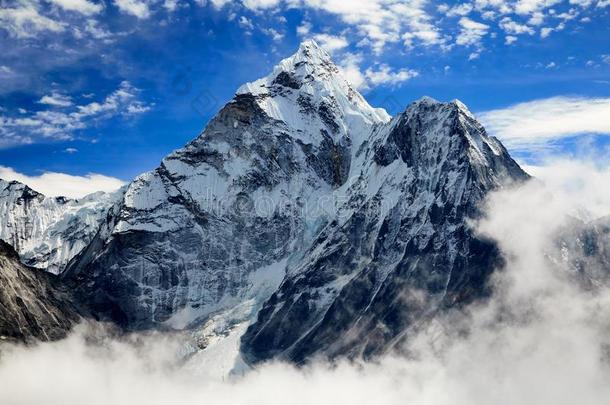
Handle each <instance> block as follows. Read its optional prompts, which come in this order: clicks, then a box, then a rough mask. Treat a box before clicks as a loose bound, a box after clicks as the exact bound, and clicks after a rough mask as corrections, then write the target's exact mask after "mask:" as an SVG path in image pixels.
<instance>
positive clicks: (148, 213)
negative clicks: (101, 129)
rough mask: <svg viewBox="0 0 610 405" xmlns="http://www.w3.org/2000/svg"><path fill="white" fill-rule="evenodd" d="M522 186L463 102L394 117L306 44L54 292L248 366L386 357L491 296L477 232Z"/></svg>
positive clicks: (92, 245) (121, 214)
mask: <svg viewBox="0 0 610 405" xmlns="http://www.w3.org/2000/svg"><path fill="white" fill-rule="evenodd" d="M527 178H528V176H527V175H526V174H525V173H524V172H523V171H522V170H521V169H520V168H519V166H518V165H517V164H516V163H515V162H514V161H513V160H512V159H511V158H510V156H509V155H508V153H507V152H506V150H505V149H504V147H503V146H502V145H501V144H500V142H499V141H498V140H496V139H494V138H492V137H489V136H488V135H487V134H486V133H485V130H484V129H483V127H482V126H481V125H480V124H479V123H478V122H477V121H476V120H475V118H474V117H473V116H472V114H471V113H470V112H469V111H468V109H467V108H466V107H465V106H464V105H463V104H461V103H460V102H458V101H454V102H451V103H440V102H437V101H435V100H432V99H430V98H423V99H421V100H419V101H417V102H415V103H413V104H412V105H410V106H409V107H408V108H407V109H406V110H405V111H404V112H403V113H401V114H399V115H398V116H396V117H394V118H393V119H390V117H388V115H387V114H386V113H385V112H384V111H383V110H378V109H375V108H373V107H371V106H370V105H369V104H368V103H367V102H366V101H365V100H364V98H363V97H362V96H361V95H360V94H359V93H358V92H357V91H356V90H355V89H353V88H352V87H351V86H350V85H349V84H348V82H347V81H346V80H345V79H344V78H343V77H342V76H341V73H340V71H339V69H338V68H337V67H336V66H335V65H334V64H333V63H332V61H331V58H330V56H329V55H328V54H327V53H326V52H324V51H323V50H322V49H321V48H320V47H319V46H318V45H317V44H316V43H315V42H313V41H308V42H305V43H303V44H302V45H301V47H300V48H299V50H298V52H297V53H296V54H295V55H293V56H291V57H290V58H287V59H285V60H283V61H282V62H281V63H280V64H279V65H278V66H277V67H276V68H275V69H274V70H273V72H272V73H271V74H270V75H269V76H267V77H265V78H263V79H260V80H257V81H255V82H253V83H249V84H246V85H244V86H242V87H241V88H240V89H239V90H238V91H237V93H236V94H235V97H234V98H233V99H232V100H231V101H230V102H229V103H228V104H227V105H225V106H224V107H223V108H222V109H221V111H220V112H219V113H218V114H217V115H216V117H214V118H213V119H212V120H211V121H210V123H209V124H208V125H207V127H206V128H205V129H204V131H203V132H202V133H201V134H200V135H199V136H198V137H197V138H196V139H195V140H193V141H192V142H191V143H189V144H188V145H186V146H185V147H184V148H181V149H179V150H177V151H175V152H173V153H171V154H170V155H169V156H167V157H166V158H165V159H163V161H162V162H161V164H160V166H159V167H158V168H157V169H155V170H153V171H151V172H148V173H145V174H143V175H141V176H139V177H138V178H137V179H136V180H134V181H133V182H132V183H131V184H130V185H129V186H128V187H127V188H126V190H125V191H124V194H120V198H119V201H118V202H117V201H116V200H112V203H107V204H105V205H104V207H105V211H104V215H99V216H98V217H96V219H97V220H96V221H92V225H91V229H95V232H92V233H88V232H87V235H91V237H87V239H86V240H87V241H88V243H87V246H86V247H83V246H81V245H79V246H78V248H75V249H73V250H72V251H70V255H69V256H70V259H71V260H69V262H68V264H67V266H65V271H64V272H63V273H62V277H63V278H64V279H65V280H69V281H70V282H74V283H75V285H76V286H78V287H77V288H76V292H75V293H76V295H77V297H78V300H79V301H80V302H82V303H86V304H87V305H88V306H89V308H90V309H91V311H92V312H93V313H94V314H95V316H96V317H98V318H101V319H109V320H112V321H114V322H116V323H118V324H120V325H123V326H125V327H127V328H130V329H134V328H135V329H139V328H174V329H183V328H189V327H200V330H199V334H200V336H201V339H202V341H205V342H218V340H219V339H220V338H219V336H229V337H230V340H229V342H231V346H232V347H233V346H237V342H238V341H239V339H240V337H241V351H242V353H243V358H242V356H238V359H239V362H242V361H243V360H246V361H247V362H249V363H255V362H258V361H261V360H265V359H269V358H272V357H282V358H287V359H291V360H293V361H302V360H305V359H307V358H308V357H309V356H310V355H312V354H316V353H323V354H326V355H330V356H334V355H341V354H349V353H351V354H364V355H368V354H372V353H378V352H380V351H382V350H385V349H386V348H388V347H391V346H392V344H393V343H394V342H397V341H399V340H400V339H402V338H403V337H404V335H405V333H407V331H408V329H409V327H411V326H412V324H413V323H415V322H416V321H417V320H418V319H422V318H423V317H426V316H428V315H431V314H432V313H433V312H434V311H435V310H436V309H442V308H446V307H451V306H454V305H461V304H463V303H466V302H468V301H470V300H472V299H475V298H477V297H480V296H483V295H485V294H486V293H487V290H486V288H485V286H486V280H487V276H488V275H489V274H490V273H491V272H492V271H493V270H494V268H495V267H496V265H497V264H498V263H500V262H501V257H500V255H499V253H498V251H497V249H496V248H495V246H494V245H493V244H492V243H490V242H488V241H484V240H480V239H478V238H477V237H476V236H475V235H474V234H473V232H472V231H471V230H470V228H469V227H468V224H467V223H468V219H469V218H470V217H473V216H476V215H477V206H478V204H479V202H480V201H481V200H482V199H483V198H484V197H485V195H486V193H488V192H489V191H491V190H493V189H496V188H498V187H504V186H506V185H509V184H511V183H513V182H520V181H523V180H525V179H527ZM39 199H41V201H43V200H44V198H43V197H39ZM13 205H14V204H13ZM11 209H12V210H14V208H11ZM29 212H31V214H29V215H33V214H34V211H29ZM68 217H69V216H68ZM68 217H66V220H69V219H68ZM79 223H80V222H79ZM3 226H5V225H4V224H3ZM62 229H63V228H62ZM12 243H14V242H12ZM32 246H33V247H32V248H30V249H35V243H34V244H33V245H32ZM54 246H57V245H54ZM28 251H29V250H27V249H26V250H24V251H23V252H25V253H27V252H28ZM20 253H21V251H20ZM25 253H22V259H24V260H27V256H26V255H25ZM62 263H65V262H62ZM214 334H217V336H216V337H214V336H212V335H214ZM242 335H243V336H242ZM207 344H208V343H205V344H203V346H205V345H207Z"/></svg>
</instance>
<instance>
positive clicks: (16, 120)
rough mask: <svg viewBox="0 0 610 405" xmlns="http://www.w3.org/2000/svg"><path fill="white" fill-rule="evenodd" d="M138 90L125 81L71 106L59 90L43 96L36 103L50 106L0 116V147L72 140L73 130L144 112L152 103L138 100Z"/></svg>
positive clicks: (68, 99)
mask: <svg viewBox="0 0 610 405" xmlns="http://www.w3.org/2000/svg"><path fill="white" fill-rule="evenodd" d="M139 93H140V90H139V89H137V88H135V87H134V86H132V85H131V84H130V83H129V82H126V81H124V82H122V83H121V84H120V86H119V88H118V89H116V90H115V91H113V92H112V93H110V94H109V95H108V96H106V97H105V98H104V99H103V100H101V101H99V102H98V101H94V102H90V103H86V104H82V105H74V103H73V101H72V99H71V98H70V97H68V96H65V95H62V94H59V93H52V94H51V95H47V96H44V97H42V98H41V99H40V101H39V103H41V104H44V105H48V106H50V107H52V109H47V110H39V111H35V112H31V113H27V114H20V115H18V116H1V115H0V147H9V146H14V145H18V144H28V143H34V142H37V141H41V140H47V141H48V140H69V139H73V136H74V132H75V131H77V130H83V129H86V128H88V127H89V126H90V125H93V124H94V123H95V122H97V121H99V120H108V119H110V118H113V117H115V116H130V115H137V114H142V113H145V112H147V111H149V110H150V108H151V107H152V106H151V105H150V104H147V103H145V102H143V101H141V100H139V99H138V95H139ZM55 107H62V109H60V110H58V109H57V108H55ZM68 107H69V108H68Z"/></svg>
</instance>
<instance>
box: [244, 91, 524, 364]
mask: <svg viewBox="0 0 610 405" xmlns="http://www.w3.org/2000/svg"><path fill="white" fill-rule="evenodd" d="M371 145H372V146H370V147H369V148H368V149H367V150H365V151H363V154H364V155H365V156H371V157H372V161H373V163H372V164H371V165H369V166H364V167H363V169H362V173H361V175H360V177H359V179H358V180H357V181H356V182H355V184H354V185H353V186H352V189H351V192H352V193H353V194H352V193H350V194H351V195H350V201H349V202H348V204H347V205H348V207H349V208H346V209H347V210H348V211H349V212H346V213H345V217H346V218H347V219H346V220H343V221H341V220H339V221H336V222H333V223H331V224H329V225H328V226H327V227H326V229H325V230H324V231H323V233H322V234H321V235H319V237H318V238H317V239H316V240H315V241H314V243H313V245H312V246H311V247H310V248H309V250H308V252H307V254H306V255H305V257H304V258H303V260H302V261H301V262H300V263H301V264H300V267H299V268H298V269H296V270H295V271H294V272H291V273H289V275H288V276H287V278H286V279H285V280H284V282H283V283H282V285H281V286H280V288H279V289H278V291H277V292H276V293H275V294H274V295H273V296H272V297H271V298H270V299H269V300H268V301H267V302H266V303H265V305H264V307H263V309H262V310H261V311H260V312H259V314H258V319H257V322H256V323H254V324H253V325H252V326H251V327H250V328H249V329H248V331H247V332H246V334H245V335H244V337H243V339H242V349H243V352H244V354H245V355H246V358H247V359H248V361H250V362H258V361H262V360H267V359H270V358H274V357H281V358H285V359H289V360H291V361H294V362H297V363H300V362H303V361H306V360H307V359H309V358H311V356H313V355H320V354H322V355H325V356H330V357H333V356H338V355H352V356H365V357H367V356H371V355H375V354H378V353H381V352H383V351H385V350H388V349H390V348H391V347H393V346H394V345H395V344H396V343H398V342H400V341H401V340H402V339H404V338H405V337H406V336H407V335H408V331H409V328H411V327H413V326H416V324H417V322H419V321H422V320H424V319H426V318H427V317H430V316H432V315H433V314H434V313H435V312H436V311H439V310H443V309H445V308H449V307H455V306H459V305H463V304H466V303H468V302H471V301H472V300H474V299H477V298H481V297H484V296H486V294H488V293H489V291H488V288H487V285H486V282H487V280H488V277H489V275H490V274H491V272H493V270H494V269H496V268H498V267H499V266H501V264H502V258H501V256H500V254H499V251H498V249H497V248H496V246H494V244H493V243H491V242H489V241H486V240H480V239H479V238H477V236H475V235H474V234H473V232H472V230H471V229H470V228H469V227H468V225H467V220H468V219H469V218H474V217H476V215H477V213H478V203H479V202H481V201H482V199H483V198H484V197H485V195H486V194H487V193H488V192H489V191H491V190H493V189H496V188H498V187H502V186H505V185H509V184H511V183H513V182H521V181H524V180H526V179H527V178H528V176H527V175H526V174H525V173H524V172H523V171H522V170H521V169H520V168H519V167H518V165H517V164H516V163H515V162H514V161H513V160H512V159H511V158H510V157H509V156H508V154H507V153H506V150H505V149H504V148H502V147H501V145H500V144H499V142H497V141H496V140H494V139H491V138H489V137H487V135H486V134H485V132H484V130H483V129H482V127H480V125H478V124H477V123H476V121H475V120H474V118H472V116H471V115H470V114H469V113H468V112H467V110H464V109H463V106H461V105H459V104H442V103H438V102H434V101H432V100H427V99H424V100H422V101H420V102H418V103H415V104H414V105H412V106H411V107H409V108H408V109H407V111H405V113H403V114H402V115H401V116H399V117H397V118H395V119H394V121H393V122H392V123H391V124H390V125H389V126H388V128H387V129H386V130H385V131H381V132H379V133H378V134H377V135H376V138H375V139H372V141H371ZM392 165H393V166H394V168H393V170H392V171H391V173H392V174H390V171H388V174H387V176H388V177H387V180H386V179H385V178H381V179H380V178H375V175H374V174H372V173H379V170H380V168H384V167H385V168H390V167H392ZM492 167H493V170H492V169H491V168H492ZM384 180H386V182H385V183H384ZM379 182H381V183H383V185H382V186H381V187H380V188H379V189H378V190H377V192H373V193H366V192H364V193H363V192H359V191H357V190H367V189H370V184H371V183H374V184H377V183H379ZM388 194H394V197H393V198H387V195H388Z"/></svg>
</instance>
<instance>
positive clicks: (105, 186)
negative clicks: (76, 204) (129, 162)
mask: <svg viewBox="0 0 610 405" xmlns="http://www.w3.org/2000/svg"><path fill="white" fill-rule="evenodd" d="M68 149H70V151H68V150H66V153H76V152H75V151H76V149H72V148H68ZM0 179H2V180H6V181H13V180H15V181H18V182H20V183H23V184H26V185H28V186H29V187H30V188H31V189H33V190H36V191H38V192H39V193H42V194H44V195H46V196H49V197H59V196H63V197H70V198H81V197H84V196H86V195H88V194H91V193H95V192H97V191H106V192H110V191H115V190H118V189H119V188H121V187H122V186H123V185H124V184H125V182H124V181H123V180H120V179H117V178H114V177H109V176H104V175H102V174H95V173H90V174H87V175H86V176H73V175H70V174H65V173H56V172H46V173H43V174H41V175H40V176H28V175H25V174H22V173H19V172H17V171H15V170H14V169H12V168H10V167H6V166H0Z"/></svg>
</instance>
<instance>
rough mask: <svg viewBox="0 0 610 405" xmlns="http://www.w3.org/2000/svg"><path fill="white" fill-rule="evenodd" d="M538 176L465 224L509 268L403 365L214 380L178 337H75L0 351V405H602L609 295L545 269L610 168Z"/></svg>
mask: <svg viewBox="0 0 610 405" xmlns="http://www.w3.org/2000/svg"><path fill="white" fill-rule="evenodd" d="M538 173H539V174H540V179H539V180H537V181H533V182H530V183H528V184H526V185H524V186H522V187H518V188H515V189H507V190H500V191H498V192H496V193H494V194H492V195H491V196H490V198H489V199H488V201H487V203H486V205H485V213H486V215H485V216H484V218H483V219H481V220H480V221H479V222H477V223H476V224H474V225H473V226H476V228H477V230H478V231H479V232H480V233H481V234H484V235H486V236H488V237H491V238H493V239H494V240H496V241H497V243H498V244H499V246H500V248H501V249H502V250H503V252H504V253H505V254H506V257H507V258H508V259H507V263H506V267H505V268H504V269H502V270H501V271H498V272H497V273H496V276H495V279H494V280H493V282H494V286H495V294H494V298H493V299H491V300H490V301H488V302H485V303H480V304H479V305H476V306H471V307H469V308H468V309H467V310H464V311H462V312H459V313H448V314H446V315H445V316H443V317H439V318H437V319H436V320H435V321H434V322H432V323H430V324H429V325H428V326H427V327H426V328H424V330H422V331H420V333H419V334H418V335H417V336H416V337H415V338H414V339H413V340H412V341H411V343H410V345H409V346H408V353H410V355H409V356H401V355H389V356H387V357H385V358H382V359H379V360H378V361H375V362H369V363H347V362H341V363H339V364H334V365H329V364H326V363H320V362H318V363H315V364H312V365H311V366H307V367H304V368H301V369H296V368H294V367H292V366H289V365H286V364H281V363H274V364H267V365H264V366H262V367H260V368H258V369H256V370H253V371H250V372H248V373H246V374H245V375H241V376H233V377H231V378H226V379H225V380H224V381H223V380H219V379H213V378H205V377H202V376H201V374H199V373H197V372H194V371H193V369H191V368H187V367H183V362H182V361H181V360H179V359H180V358H183V357H182V356H180V355H179V353H180V351H181V350H182V349H181V347H182V346H181V345H182V343H183V342H181V340H180V338H177V337H176V336H173V335H163V334H153V335H147V336H142V335H140V336H138V335H134V336H130V337H127V338H122V339H114V338H111V337H108V336H106V335H105V334H103V333H101V334H100V333H99V331H96V330H95V328H94V330H93V331H92V330H90V329H86V328H82V329H80V330H79V331H77V332H76V333H74V334H73V335H72V336H71V337H69V338H68V339H66V340H64V341H60V342H55V343H51V344H42V345H39V346H37V347H34V348H24V347H21V346H4V347H3V348H2V350H3V353H2V356H1V357H0V381H2V384H3V389H2V390H0V402H2V403H7V404H11V405H12V404H33V403H46V404H62V405H64V404H81V403H89V404H107V403H113V404H129V405H137V404H152V405H154V404H165V403H168V402H171V403H213V404H232V405H234V404H265V405H274V404H286V403H291V404H297V405H300V404H303V405H304V404H316V405H317V404H336V403H349V404H355V405H358V404H363V405H364V404H367V405H368V404H371V403H375V404H381V405H386V404H404V403H407V404H414V405H488V404H496V405H514V404H537V405H568V404H569V405H573V404H574V403H583V404H592V405H597V404H599V405H602V404H605V403H606V402H607V398H609V397H610V385H608V383H607V381H608V379H609V378H610V358H609V354H608V347H610V346H609V345H610V334H609V333H608V331H610V292H609V290H608V287H607V286H604V285H599V286H598V287H597V288H595V289H583V288H582V287H581V286H580V284H579V283H578V282H576V281H575V280H574V277H573V274H572V273H570V270H569V268H568V267H563V266H561V265H557V263H554V262H553V261H552V260H549V257H553V256H554V255H556V254H558V253H561V252H558V251H557V250H558V247H557V246H556V244H555V243H554V240H555V236H556V233H557V232H558V230H559V229H560V228H562V227H563V226H564V225H566V224H567V223H569V221H570V219H569V218H573V217H574V216H576V217H579V218H582V219H583V220H588V219H593V218H597V217H598V216H600V215H606V214H607V213H609V212H610V209H609V207H610V193H609V192H608V191H607V190H605V189H604V188H600V187H598V184H599V183H598V182H599V181H602V180H605V181H606V184H607V181H608V180H610V169H607V168H604V169H599V168H593V167H591V166H590V165H588V164H584V163H580V162H555V163H553V164H552V166H546V167H544V168H539V169H538ZM567 173H569V176H566V174H567ZM591 179H593V180H591ZM590 181H592V182H591V183H589V182H590ZM575 187H576V189H575ZM575 190H576V191H577V192H575ZM604 207H605V208H604ZM560 256H561V255H560ZM92 336H94V337H95V338H94V339H93V340H92ZM200 366H201V367H202V368H206V367H213V364H207V365H206V364H201V365H200Z"/></svg>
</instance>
